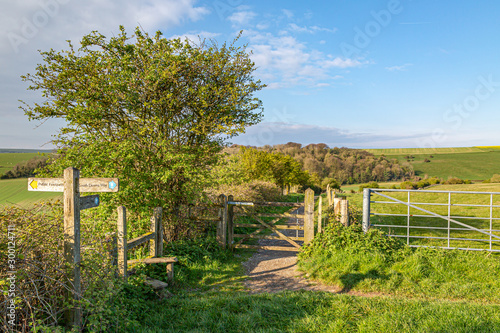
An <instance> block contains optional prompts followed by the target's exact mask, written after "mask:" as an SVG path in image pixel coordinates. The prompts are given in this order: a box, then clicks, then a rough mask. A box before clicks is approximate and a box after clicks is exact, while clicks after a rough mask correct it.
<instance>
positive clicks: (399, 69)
mask: <svg viewBox="0 0 500 333" xmlns="http://www.w3.org/2000/svg"><path fill="white" fill-rule="evenodd" d="M410 66H413V64H404V65H400V66H391V67H386V68H385V69H387V70H388V71H390V72H402V71H406V69H407V68H408V67H410Z"/></svg>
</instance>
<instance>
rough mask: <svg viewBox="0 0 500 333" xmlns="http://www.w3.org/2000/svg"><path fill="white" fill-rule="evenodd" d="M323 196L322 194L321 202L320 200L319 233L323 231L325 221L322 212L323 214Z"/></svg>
mask: <svg viewBox="0 0 500 333" xmlns="http://www.w3.org/2000/svg"><path fill="white" fill-rule="evenodd" d="M322 206H323V197H322V196H321V195H320V196H319V202H318V233H321V232H323V225H322V224H323V222H322V219H321V214H322V209H323V207H322Z"/></svg>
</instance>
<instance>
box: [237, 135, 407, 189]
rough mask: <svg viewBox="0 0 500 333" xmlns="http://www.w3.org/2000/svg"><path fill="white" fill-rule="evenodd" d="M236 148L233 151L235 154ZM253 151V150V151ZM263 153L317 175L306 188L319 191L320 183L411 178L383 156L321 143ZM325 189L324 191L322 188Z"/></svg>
mask: <svg viewBox="0 0 500 333" xmlns="http://www.w3.org/2000/svg"><path fill="white" fill-rule="evenodd" d="M237 149H239V146H235V147H232V148H231V150H237ZM254 150H255V149H254ZM256 150H260V151H263V152H266V153H281V154H285V155H287V156H291V157H293V158H294V159H295V160H296V161H298V162H299V163H300V165H301V166H302V170H305V171H307V172H308V173H309V174H310V175H311V176H312V175H313V174H315V173H316V174H317V175H318V178H319V181H318V182H315V181H311V180H310V181H309V183H308V184H307V185H308V186H315V187H318V188H321V187H322V179H325V178H329V179H332V178H333V179H335V180H336V181H337V182H338V183H339V184H341V185H342V184H355V183H365V182H369V181H377V182H379V181H388V180H399V179H401V178H405V177H412V176H413V175H414V172H413V169H412V167H411V166H410V165H409V164H407V163H406V164H400V163H399V162H398V161H397V160H388V159H387V158H386V157H384V156H374V155H373V154H371V153H368V152H367V151H365V150H361V149H349V148H337V147H335V148H329V147H328V146H327V145H326V144H324V143H319V144H310V145H307V146H306V147H302V146H301V145H300V144H298V143H294V142H288V143H287V144H280V145H274V146H264V147H260V148H257V149H256ZM323 189H324V187H323Z"/></svg>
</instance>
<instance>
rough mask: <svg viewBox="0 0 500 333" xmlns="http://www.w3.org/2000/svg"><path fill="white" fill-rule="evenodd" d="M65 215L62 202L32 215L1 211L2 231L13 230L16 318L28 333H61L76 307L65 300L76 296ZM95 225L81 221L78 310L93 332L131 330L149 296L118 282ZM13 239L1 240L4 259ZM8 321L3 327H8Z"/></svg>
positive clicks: (1, 276) (1, 280) (0, 267)
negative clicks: (67, 250) (67, 314)
mask: <svg viewBox="0 0 500 333" xmlns="http://www.w3.org/2000/svg"><path fill="white" fill-rule="evenodd" d="M62 215H63V209H62V204H61V203H60V202H48V203H38V204H36V205H34V207H33V208H31V209H29V210H28V209H22V208H19V207H5V208H3V209H2V210H1V211H0V228H1V229H2V230H5V231H7V230H8V227H9V226H11V228H12V227H13V228H14V232H13V237H14V240H13V241H14V242H15V250H16V258H15V270H16V302H17V308H16V315H17V318H18V323H24V325H27V326H26V328H27V327H29V330H33V331H37V330H38V331H39V332H42V331H43V332H48V331H57V330H58V327H59V326H61V325H64V318H63V314H64V311H65V310H67V309H70V308H71V307H72V306H73V301H72V300H67V299H66V291H67V290H68V291H70V292H72V291H73V287H72V284H71V280H70V274H69V272H71V271H72V269H71V267H70V266H68V264H66V262H65V257H64V249H63V235H64V233H63V223H62V220H63V216H62ZM93 222H94V221H92V223H89V224H87V223H85V221H82V225H81V228H82V230H81V241H82V246H83V248H85V250H84V251H82V253H81V280H82V291H83V295H82V298H81V300H80V301H79V306H80V307H81V308H82V310H83V319H84V325H85V327H86V329H87V330H89V331H92V332H95V331H108V329H113V328H115V329H118V328H120V329H121V328H129V327H133V326H134V325H135V324H136V318H135V317H133V316H132V313H133V312H136V313H140V311H136V309H137V308H140V307H141V306H142V305H141V304H142V302H140V300H142V299H146V298H147V295H148V293H149V294H150V293H151V291H150V290H148V289H147V288H146V289H145V288H144V287H141V286H142V284H141V283H140V281H139V280H137V279H136V280H133V279H132V280H131V281H132V283H135V285H134V284H124V283H123V282H122V281H121V279H117V278H116V277H115V268H113V267H111V264H110V263H111V258H110V256H109V251H111V247H112V244H111V243H110V242H108V241H106V240H105V239H103V238H100V237H99V235H98V234H97V233H96V232H95V230H94V229H93ZM9 236H10V235H9V233H7V232H4V233H2V234H0V255H1V256H2V257H4V258H6V257H7V250H8V248H7V244H8V242H9V241H11V240H9V239H8V237H9ZM8 263H9V262H8V261H7V260H3V261H1V262H0V288H1V289H2V292H5V291H6V288H7V284H6V283H5V282H6V277H7V276H9V274H8V273H7V272H9V271H11V269H10V267H9V266H8ZM133 281H135V282H133ZM134 297H135V298H134ZM6 300H7V298H4V301H2V302H5V301H6ZM3 305H5V304H3ZM3 305H2V306H3ZM142 310H144V307H143V306H142ZM4 315H5V313H4V314H2V323H5V321H4V319H5V318H4ZM3 328H5V327H3ZM27 330H28V329H27ZM27 330H26V331H27ZM6 331H8V330H6ZM19 331H22V329H21V327H19Z"/></svg>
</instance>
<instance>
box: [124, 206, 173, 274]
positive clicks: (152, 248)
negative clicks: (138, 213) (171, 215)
mask: <svg viewBox="0 0 500 333" xmlns="http://www.w3.org/2000/svg"><path fill="white" fill-rule="evenodd" d="M117 227H118V235H117V248H118V251H117V252H118V255H117V256H118V258H117V263H118V272H119V274H120V275H121V276H123V277H124V279H127V275H128V266H129V265H135V264H138V263H145V264H158V263H165V264H167V276H168V279H169V280H170V281H173V278H174V266H173V265H174V263H176V262H177V258H160V257H161V256H162V255H163V228H162V208H161V207H156V208H155V209H154V212H153V216H152V217H151V229H150V230H151V231H150V232H148V233H145V234H144V235H142V236H139V237H136V238H134V239H131V240H128V241H127V211H126V209H125V207H123V206H120V207H118V225H117ZM146 242H149V257H147V258H145V259H135V260H128V259H127V251H129V250H131V249H133V248H134V247H137V246H139V245H141V244H144V243H146Z"/></svg>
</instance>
